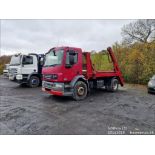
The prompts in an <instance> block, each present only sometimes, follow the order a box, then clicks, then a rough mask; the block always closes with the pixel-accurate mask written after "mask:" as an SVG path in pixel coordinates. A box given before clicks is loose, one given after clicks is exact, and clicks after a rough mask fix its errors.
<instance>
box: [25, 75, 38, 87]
mask: <svg viewBox="0 0 155 155" xmlns="http://www.w3.org/2000/svg"><path fill="white" fill-rule="evenodd" d="M39 84H40V79H39V77H37V76H31V77H30V80H29V84H28V85H29V87H31V88H35V87H38V86H39Z"/></svg>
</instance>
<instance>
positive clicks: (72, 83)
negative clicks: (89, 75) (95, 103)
mask: <svg viewBox="0 0 155 155" xmlns="http://www.w3.org/2000/svg"><path fill="white" fill-rule="evenodd" d="M77 81H83V82H85V83H86V85H87V89H88V91H89V84H88V80H87V79H86V78H85V77H84V76H83V75H78V76H76V77H74V79H73V80H72V81H71V83H70V84H71V87H72V88H73V87H74V85H75V83H76V82H77Z"/></svg>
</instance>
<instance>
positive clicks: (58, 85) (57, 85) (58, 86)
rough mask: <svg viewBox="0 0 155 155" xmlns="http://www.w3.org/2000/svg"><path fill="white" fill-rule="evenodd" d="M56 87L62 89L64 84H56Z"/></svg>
mask: <svg viewBox="0 0 155 155" xmlns="http://www.w3.org/2000/svg"><path fill="white" fill-rule="evenodd" d="M54 87H56V88H62V87H63V85H62V84H59V83H55V86H54Z"/></svg>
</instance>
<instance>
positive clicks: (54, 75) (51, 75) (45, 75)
mask: <svg viewBox="0 0 155 155" xmlns="http://www.w3.org/2000/svg"><path fill="white" fill-rule="evenodd" d="M43 77H44V78H45V79H48V80H56V79H57V78H58V75H57V74H44V75H43Z"/></svg>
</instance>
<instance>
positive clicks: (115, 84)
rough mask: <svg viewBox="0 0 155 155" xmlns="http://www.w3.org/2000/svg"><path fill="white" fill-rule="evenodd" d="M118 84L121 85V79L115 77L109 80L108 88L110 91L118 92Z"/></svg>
mask: <svg viewBox="0 0 155 155" xmlns="http://www.w3.org/2000/svg"><path fill="white" fill-rule="evenodd" d="M118 85H119V81H118V80H117V79H115V78H113V79H111V80H110V81H109V82H108V84H107V86H106V89H107V90H108V91H110V92H116V91H117V90H118Z"/></svg>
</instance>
